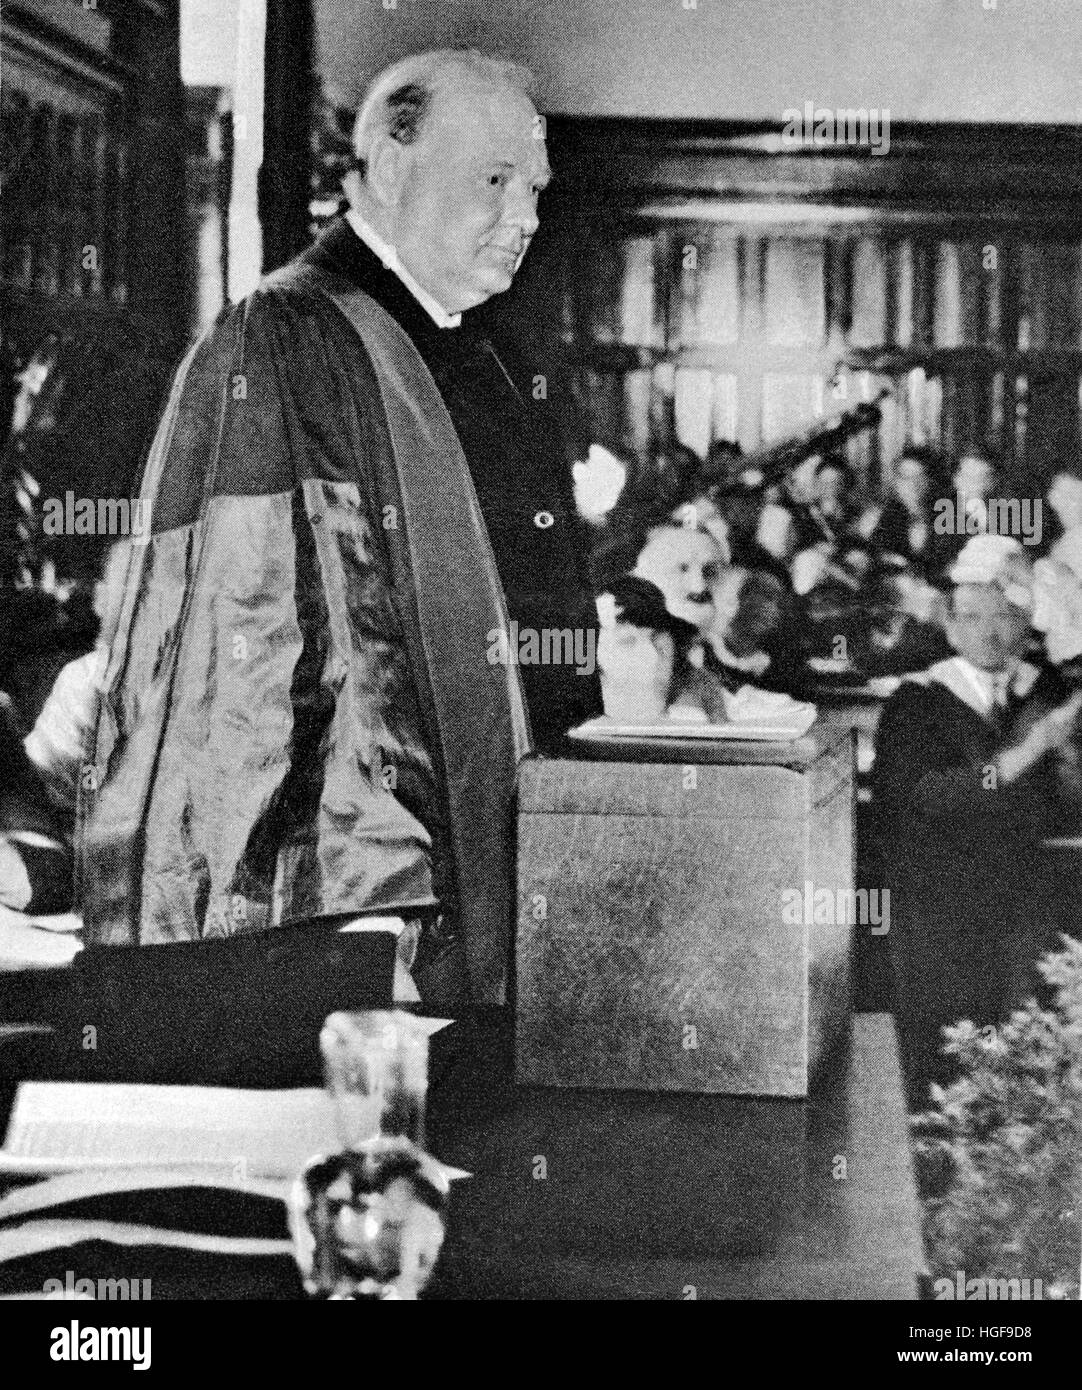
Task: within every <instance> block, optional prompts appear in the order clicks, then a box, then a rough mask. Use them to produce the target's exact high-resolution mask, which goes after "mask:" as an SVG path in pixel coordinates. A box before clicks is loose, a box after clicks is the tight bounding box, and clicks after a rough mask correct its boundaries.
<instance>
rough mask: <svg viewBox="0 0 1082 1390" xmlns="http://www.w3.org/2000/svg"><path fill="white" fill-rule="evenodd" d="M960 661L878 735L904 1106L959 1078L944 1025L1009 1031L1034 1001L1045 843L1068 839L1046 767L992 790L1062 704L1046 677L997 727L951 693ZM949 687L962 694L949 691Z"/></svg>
mask: <svg viewBox="0 0 1082 1390" xmlns="http://www.w3.org/2000/svg"><path fill="white" fill-rule="evenodd" d="M955 666H956V662H955V661H954V660H953V659H952V660H951V661H945V662H941V663H939V664H938V666H935V667H932V668H931V669H930V670H929V671H928V672H925V673H923V675H922V677H920V678H910V679H907V680H906V681H904V682H903V683H902V685H901V686H900V687H899V688H898V690H897V691H896V692H895V693H894V695H892V696H891V698H890V700H889V701H888V702H887V704H886V706H885V708H884V710H883V715H882V718H881V720H880V723H879V729H878V735H877V739H876V758H875V766H874V769H873V805H874V815H875V823H876V829H877V837H878V839H879V843H880V853H881V862H882V865H883V873H884V884H883V886H884V887H885V888H888V889H889V891H890V936H889V945H890V950H891V960H892V965H893V969H894V976H895V999H896V1019H897V1023H898V1028H899V1035H900V1043H901V1049H902V1054H903V1061H904V1065H905V1070H906V1079H907V1088H908V1091H909V1095H910V1105H911V1108H914V1109H923V1108H926V1106H927V1104H928V1083H929V1082H930V1081H932V1080H938V1081H945V1080H948V1079H950V1077H951V1076H952V1075H953V1067H952V1064H951V1062H950V1061H949V1059H946V1058H943V1057H942V1056H941V1055H940V1049H941V1047H942V1042H943V1039H942V1036H941V1032H940V1030H941V1029H942V1028H943V1026H944V1025H946V1024H950V1023H955V1022H957V1021H959V1020H960V1019H970V1020H972V1021H973V1022H974V1023H976V1024H977V1025H979V1026H984V1025H987V1024H995V1023H997V1022H1001V1021H1003V1020H1005V1019H1006V1018H1007V1017H1008V1016H1009V1014H1010V1011H1011V1010H1012V1009H1013V1008H1016V1007H1018V1006H1019V1005H1020V1004H1021V1003H1022V1002H1023V1001H1024V1000H1025V999H1026V998H1027V997H1029V996H1030V995H1032V994H1034V993H1035V992H1036V991H1038V989H1039V987H1040V977H1039V976H1038V974H1037V972H1036V971H1035V969H1034V965H1035V963H1036V961H1037V960H1038V959H1039V957H1040V956H1041V955H1042V954H1043V953H1044V952H1046V951H1048V950H1051V949H1053V947H1054V945H1055V941H1056V927H1057V908H1056V901H1055V899H1056V884H1055V882H1054V880H1053V878H1052V877H1051V875H1050V872H1049V864H1048V861H1047V860H1046V859H1044V858H1043V857H1042V856H1041V854H1040V852H1039V845H1040V841H1041V840H1042V839H1043V838H1044V837H1045V836H1048V835H1053V834H1057V833H1062V832H1063V830H1064V828H1065V826H1066V825H1067V817H1068V815H1069V814H1070V812H1069V808H1068V807H1067V805H1066V804H1065V803H1064V800H1063V798H1062V797H1061V795H1060V790H1059V785H1058V780H1057V775H1056V771H1055V766H1054V762H1053V760H1052V759H1051V758H1050V757H1045V758H1043V759H1042V760H1041V761H1040V762H1039V763H1038V764H1037V765H1035V766H1034V767H1033V768H1032V769H1030V770H1029V771H1028V772H1026V773H1025V774H1023V775H1022V776H1021V777H1019V778H1018V779H1017V780H1016V781H1015V782H1013V783H1011V784H1010V785H1009V786H998V787H997V786H996V785H995V784H994V772H993V769H992V765H993V762H994V759H995V757H996V754H997V752H998V751H999V749H1001V748H1002V747H1004V746H1006V745H1007V744H1008V743H1013V742H1016V741H1017V740H1018V739H1019V738H1020V737H1021V736H1022V735H1023V733H1024V730H1025V728H1026V727H1027V726H1028V725H1030V724H1031V723H1032V721H1033V720H1034V719H1036V718H1037V717H1038V716H1039V715H1040V714H1041V713H1043V712H1044V711H1046V710H1048V709H1050V708H1052V706H1054V705H1055V704H1057V703H1059V702H1060V701H1061V700H1062V699H1063V698H1064V691H1063V689H1062V688H1061V687H1060V685H1059V682H1058V678H1057V677H1056V676H1055V675H1054V674H1053V673H1049V672H1046V673H1042V674H1041V675H1040V676H1039V677H1038V678H1037V679H1036V681H1035V683H1034V684H1033V685H1032V688H1031V689H1030V690H1029V692H1028V693H1027V694H1026V695H1025V697H1024V698H1019V699H1016V700H1015V701H1013V707H1010V706H1009V708H1008V711H1007V712H1006V713H1005V714H1003V715H1000V714H998V713H988V714H982V713H980V712H978V710H977V709H976V708H974V707H973V706H972V705H971V704H970V703H967V701H966V700H965V699H964V698H962V697H961V695H960V694H959V693H956V691H961V692H963V693H964V686H963V685H962V684H961V683H960V682H958V681H957V680H952V679H951V676H952V675H953V674H956V672H955V671H954V670H953V669H952V668H954V667H955ZM952 686H954V689H952V688H951V687H952Z"/></svg>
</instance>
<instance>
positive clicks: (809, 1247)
mask: <svg viewBox="0 0 1082 1390" xmlns="http://www.w3.org/2000/svg"><path fill="white" fill-rule="evenodd" d="M511 1043H512V1021H511V1019H510V1018H509V1016H508V1015H507V1014H506V1013H501V1012H498V1011H492V1012H489V1013H486V1014H484V1015H481V1016H478V1017H477V1018H474V1019H472V1020H468V1021H464V1022H462V1023H459V1024H456V1026H455V1027H454V1028H453V1029H448V1030H446V1033H445V1034H440V1035H437V1040H434V1049H433V1066H432V1072H433V1082H432V1089H431V1096H430V1106H429V1146H430V1147H431V1149H432V1150H433V1152H435V1153H437V1154H439V1156H440V1157H441V1158H443V1159H445V1160H446V1161H447V1162H449V1163H453V1164H456V1165H458V1166H461V1167H465V1168H468V1169H470V1170H471V1171H472V1172H473V1173H474V1176H473V1177H472V1178H471V1179H469V1180H468V1181H464V1182H459V1183H456V1185H455V1188H454V1193H453V1198H452V1208H451V1219H450V1228H449V1233H448V1238H447V1242H446V1245H445V1247H444V1254H443V1257H442V1258H441V1262H440V1265H439V1266H438V1268H437V1273H436V1277H435V1280H434V1282H433V1285H432V1289H431V1296H433V1297H438V1298H451V1299H458V1298H512V1299H520V1298H589V1299H595V1298H597V1299H600V1298H687V1297H691V1296H692V1294H691V1293H690V1292H689V1290H694V1296H696V1297H698V1298H736V1299H773V1298H808V1299H825V1298H830V1299H835V1298H842V1299H899V1298H901V1299H908V1298H914V1297H915V1296H916V1287H917V1276H918V1273H919V1272H920V1270H921V1268H922V1253H921V1244H920V1236H919V1211H918V1206H917V1200H916V1194H915V1189H914V1185H913V1176H912V1169H911V1165H910V1157H909V1147H908V1143H907V1139H906V1128H905V1113H904V1107H903V1099H902V1087H901V1079H900V1074H899V1069H898V1061H897V1053H896V1048H895V1043H894V1035H893V1026H892V1023H891V1020H890V1018H889V1016H887V1015H882V1014H880V1015H857V1016H855V1017H854V1018H853V1020H852V1028H851V1033H850V1036H849V1037H848V1039H847V1040H846V1042H845V1043H844V1044H843V1045H842V1046H841V1047H839V1048H838V1049H837V1050H836V1052H835V1053H834V1054H833V1055H832V1057H831V1058H830V1059H829V1060H828V1063H827V1065H826V1067H825V1068H824V1072H823V1077H822V1085H821V1087H820V1088H818V1089H817V1090H816V1092H815V1093H814V1094H813V1095H812V1097H811V1098H810V1099H807V1100H791V1099H783V1098H763V1097H722V1096H699V1095H694V1096H693V1095H676V1094H672V1093H661V1094H659V1093H652V1094H647V1093H632V1092H602V1091H590V1092H581V1091H565V1090H549V1089H529V1088H522V1087H516V1086H515V1085H514V1084H513V1082H512V1081H511V1073H510V1053H511ZM2 1111H3V1098H2V1097H0V1122H2V1123H4V1124H5V1125H6V1118H7V1117H6V1113H2ZM538 1158H543V1159H544V1160H545V1176H544V1177H535V1176H534V1174H535V1172H539V1171H540V1169H539V1167H538V1164H537V1160H538ZM839 1159H844V1160H845V1165H844V1171H845V1172H846V1174H847V1176H845V1177H841V1176H835V1174H840V1172H841V1171H842V1169H841V1166H840V1165H839V1162H838V1160H839ZM200 1199H201V1200H200V1204H199V1207H198V1209H197V1210H196V1211H194V1212H193V1211H191V1210H189V1212H188V1213H187V1216H188V1219H189V1221H191V1222H194V1221H198V1222H199V1224H200V1225H201V1226H202V1227H203V1228H204V1229H212V1230H217V1231H220V1232H223V1233H232V1234H241V1233H243V1234H249V1235H261V1236H271V1237H273V1236H276V1235H283V1234H284V1232H285V1223H284V1217H283V1214H282V1212H281V1209H280V1208H276V1207H274V1206H273V1205H272V1204H270V1203H254V1202H245V1203H242V1202H241V1201H240V1199H236V1200H234V1199H233V1198H225V1199H221V1198H218V1199H214V1200H215V1202H216V1203H217V1205H212V1201H211V1199H210V1198H209V1197H208V1195H207V1194H200ZM189 1200H190V1201H195V1200H196V1199H189ZM82 1210H83V1212H84V1213H85V1214H92V1213H93V1214H97V1215H110V1216H112V1217H113V1218H114V1219H126V1220H137V1219H142V1220H147V1219H160V1220H163V1221H165V1220H168V1219H169V1218H170V1216H175V1215H176V1199H173V1198H169V1199H166V1198H165V1197H164V1196H162V1195H159V1194H154V1195H153V1196H150V1197H142V1198H140V1199H138V1201H135V1199H132V1201H131V1202H130V1204H128V1206H127V1209H123V1208H122V1206H121V1204H120V1202H119V1199H116V1198H112V1199H100V1200H99V1201H98V1202H97V1203H84V1204H82ZM68 1269H71V1270H72V1271H73V1272H74V1276H75V1277H76V1278H84V1277H85V1278H122V1277H126V1276H132V1277H134V1276H138V1277H140V1278H151V1279H152V1281H153V1297H154V1298H155V1299H170V1298H213V1297H221V1298H242V1299H249V1298H256V1299H267V1298H270V1299H282V1298H295V1297H298V1296H299V1295H300V1284H299V1280H298V1278H297V1275H296V1271H295V1270H294V1268H293V1266H292V1263H291V1261H289V1260H288V1259H278V1258H275V1259H258V1260H256V1259H240V1258H229V1259H226V1258H222V1257H218V1256H212V1255H193V1254H177V1253H175V1252H168V1251H163V1250H159V1249H153V1248H146V1247H136V1248H123V1249H120V1248H117V1247H114V1246H110V1245H105V1244H101V1243H96V1244H85V1245H82V1246H78V1247H75V1248H72V1249H68V1250H63V1251H59V1252H55V1253H53V1254H51V1255H41V1256H35V1257H34V1258H32V1259H24V1260H20V1261H18V1262H15V1263H12V1264H5V1265H0V1292H3V1293H8V1292H17V1291H25V1290H30V1289H35V1288H36V1289H40V1288H41V1287H42V1284H43V1282H44V1280H45V1279H47V1278H55V1277H58V1275H59V1277H61V1278H62V1277H63V1276H64V1273H65V1271H66V1270H68Z"/></svg>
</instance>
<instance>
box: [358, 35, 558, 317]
mask: <svg viewBox="0 0 1082 1390" xmlns="http://www.w3.org/2000/svg"><path fill="white" fill-rule="evenodd" d="M531 86H532V82H531V79H530V76H529V73H528V72H527V71H526V70H525V69H524V68H520V67H519V66H518V65H516V64H512V63H507V62H504V61H502V60H498V59H492V58H487V57H485V56H484V55H482V54H480V53H474V52H461V53H460V52H455V51H440V52H436V53H428V54H420V55H417V56H415V57H413V58H407V59H404V60H403V61H402V62H401V63H396V64H395V65H394V66H393V67H391V68H389V69H387V70H386V71H385V72H384V73H382V74H381V75H380V76H379V77H378V78H377V79H376V81H375V82H374V83H373V85H372V87H371V89H370V91H369V93H368V95H367V97H366V98H365V101H364V103H363V104H362V106H361V110H360V112H359V114H358V116H357V121H356V125H355V127H354V151H355V153H356V156H357V161H358V170H357V172H356V173H355V174H354V175H352V176H351V178H350V179H349V180H347V183H346V192H347V195H348V196H349V199H350V202H351V203H352V204H353V206H354V207H356V208H357V210H358V211H359V212H360V213H361V215H362V216H363V217H364V218H365V219H366V220H367V221H368V222H370V223H371V225H372V226H373V227H374V228H375V230H376V231H377V232H378V233H379V234H380V235H381V236H382V237H383V238H384V240H386V241H388V242H390V243H391V245H393V246H394V247H395V249H396V250H397V252H398V255H399V258H400V260H401V261H402V263H403V264H404V265H405V266H406V268H407V269H408V270H409V271H410V273H411V274H412V275H413V276H414V277H415V278H416V279H417V280H418V281H419V282H420V283H421V284H422V285H423V286H424V288H425V289H426V290H427V291H428V292H429V293H430V294H431V295H433V297H434V298H435V299H436V300H437V301H438V302H439V303H440V304H442V305H443V307H444V308H445V309H447V310H448V311H449V312H451V313H455V312H458V311H460V310H463V309H470V308H473V307H474V306H475V305H477V304H480V303H482V302H483V301H484V300H486V299H488V298H490V297H491V296H492V295H494V294H499V293H501V292H502V291H503V290H506V289H508V288H509V286H510V284H511V282H512V280H513V278H514V275H515V272H516V271H517V270H518V267H519V265H520V264H521V262H522V258H523V256H524V255H525V253H526V249H527V247H528V246H529V244H530V241H531V239H532V237H533V235H534V232H535V231H536V230H537V226H538V216H537V201H538V196H539V194H540V192H541V190H542V188H543V187H544V186H545V184H546V183H547V182H548V179H549V177H550V171H549V166H548V156H547V153H546V150H545V141H544V128H543V122H542V120H541V118H540V117H539V116H538V114H537V110H536V108H535V107H534V104H533V101H532V99H531V96H530V89H531Z"/></svg>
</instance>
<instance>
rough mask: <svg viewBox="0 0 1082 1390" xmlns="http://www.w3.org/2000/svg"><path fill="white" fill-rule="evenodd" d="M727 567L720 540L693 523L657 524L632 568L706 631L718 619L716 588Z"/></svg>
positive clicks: (672, 610)
mask: <svg viewBox="0 0 1082 1390" xmlns="http://www.w3.org/2000/svg"><path fill="white" fill-rule="evenodd" d="M723 568H724V566H723V564H722V560H721V552H720V551H719V549H718V545H717V542H716V541H715V540H714V538H713V537H712V536H709V535H707V533H706V532H705V531H699V530H696V529H695V528H693V527H691V526H678V525H672V526H655V527H654V529H653V530H652V531H651V532H650V535H649V538H648V539H647V542H646V544H645V546H643V549H642V553H641V554H640V555H639V558H638V560H637V561H636V562H635V568H634V570H633V571H632V572H633V573H634V574H636V575H638V577H639V578H640V579H649V580H650V582H651V583H652V584H656V585H657V587H658V588H659V589H660V590H661V592H662V593H663V594H664V595H665V607H666V608H667V609H668V610H669V612H670V613H672V614H673V615H674V616H675V617H677V618H683V619H684V621H685V622H688V623H693V624H694V625H695V627H697V628H698V629H699V631H700V632H705V631H706V630H707V629H708V628H709V627H710V626H711V625H712V624H713V621H714V595H713V588H714V585H715V584H716V583H717V580H718V578H719V576H720V574H721V571H722V569H723Z"/></svg>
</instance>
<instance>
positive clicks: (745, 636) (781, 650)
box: [704, 567, 808, 698]
mask: <svg viewBox="0 0 1082 1390" xmlns="http://www.w3.org/2000/svg"><path fill="white" fill-rule="evenodd" d="M715 597H716V602H717V609H718V621H717V624H716V625H715V627H714V628H713V629H712V630H711V631H710V632H709V633H708V634H707V637H706V642H705V660H704V666H705V669H706V670H708V671H711V672H713V673H714V674H715V675H717V676H718V677H719V678H720V680H721V681H722V683H723V684H724V685H725V687H726V689H728V690H736V689H738V688H739V687H740V686H742V685H752V686H755V687H757V688H758V689H760V690H773V691H777V692H779V693H781V694H785V695H792V696H794V697H795V698H803V697H804V696H806V695H807V693H808V676H807V674H806V672H805V669H804V667H803V665H802V664H801V662H800V661H799V657H798V653H797V647H796V642H795V639H794V634H793V633H792V630H791V603H790V599H791V594H790V593H789V591H788V590H787V588H786V586H785V585H784V584H783V583H782V581H781V580H780V579H778V578H777V576H776V575H774V574H771V573H770V572H769V571H766V570H759V569H744V568H739V567H733V568H732V569H730V570H728V571H727V573H726V574H725V575H723V576H722V577H721V579H720V580H719V582H718V585H717V589H716V591H715Z"/></svg>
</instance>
